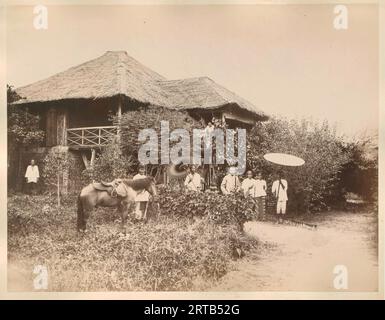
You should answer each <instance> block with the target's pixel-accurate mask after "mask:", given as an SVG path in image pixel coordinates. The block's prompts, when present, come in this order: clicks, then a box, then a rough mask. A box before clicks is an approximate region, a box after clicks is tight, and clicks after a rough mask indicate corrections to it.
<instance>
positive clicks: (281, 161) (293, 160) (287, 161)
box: [263, 153, 305, 167]
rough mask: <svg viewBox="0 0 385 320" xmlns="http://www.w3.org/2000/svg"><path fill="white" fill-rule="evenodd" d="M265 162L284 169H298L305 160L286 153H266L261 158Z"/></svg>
mask: <svg viewBox="0 0 385 320" xmlns="http://www.w3.org/2000/svg"><path fill="white" fill-rule="evenodd" d="M263 157H264V158H265V160H267V161H269V162H272V163H275V164H278V165H281V166H286V167H299V166H302V165H303V164H304V163H305V160H303V159H301V158H299V157H296V156H293V155H291V154H287V153H267V154H265V155H264V156H263Z"/></svg>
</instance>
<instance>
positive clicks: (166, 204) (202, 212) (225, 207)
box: [159, 187, 259, 228]
mask: <svg viewBox="0 0 385 320" xmlns="http://www.w3.org/2000/svg"><path fill="white" fill-rule="evenodd" d="M159 204H160V209H161V212H162V213H164V214H167V215H170V216H176V217H178V216H179V217H180V216H182V217H190V218H193V217H207V218H208V219H209V220H211V221H213V222H215V223H217V224H234V225H238V226H239V227H240V228H242V226H243V223H244V222H246V221H248V220H253V219H258V218H259V217H258V215H257V213H256V209H255V203H254V201H253V200H252V199H251V198H245V197H244V196H243V194H241V193H238V194H233V195H226V196H224V195H222V194H219V193H215V192H175V191H173V190H171V189H170V188H168V187H163V189H161V190H160V196H159Z"/></svg>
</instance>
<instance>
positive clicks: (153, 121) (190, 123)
mask: <svg viewBox="0 0 385 320" xmlns="http://www.w3.org/2000/svg"><path fill="white" fill-rule="evenodd" d="M162 120H163V121H168V122H169V127H170V132H171V131H172V130H174V129H177V128H184V129H186V130H187V131H189V132H190V133H191V132H192V130H193V129H197V128H203V122H201V121H197V120H195V119H194V118H193V117H191V116H190V115H189V114H188V113H187V112H185V111H176V110H170V109H166V108H161V107H155V106H149V107H144V108H140V109H138V110H132V111H130V112H127V113H124V114H123V115H122V116H121V117H120V118H119V117H117V116H116V117H115V118H114V123H115V125H117V126H118V127H119V130H120V146H121V149H122V152H123V154H126V155H131V156H132V159H135V160H136V162H137V159H138V150H139V147H140V145H141V142H139V141H138V135H139V132H140V131H141V130H143V129H148V128H151V129H154V130H155V131H156V133H157V134H158V137H160V123H161V121H162Z"/></svg>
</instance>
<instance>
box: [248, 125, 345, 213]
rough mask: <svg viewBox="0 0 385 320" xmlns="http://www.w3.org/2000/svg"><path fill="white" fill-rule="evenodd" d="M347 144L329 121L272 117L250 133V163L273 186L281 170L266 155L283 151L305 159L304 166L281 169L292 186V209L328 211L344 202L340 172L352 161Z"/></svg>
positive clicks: (290, 207) (290, 193) (289, 189)
mask: <svg viewBox="0 0 385 320" xmlns="http://www.w3.org/2000/svg"><path fill="white" fill-rule="evenodd" d="M344 144H345V143H344V141H343V139H342V138H341V137H339V136H337V135H336V133H335V132H334V130H333V129H332V128H330V126H329V125H328V123H327V122H326V121H325V122H323V123H316V122H312V121H310V120H306V119H304V120H301V121H296V120H286V119H280V118H272V119H271V120H270V121H268V122H261V123H257V125H256V126H255V127H254V128H253V129H252V130H251V132H250V133H249V134H248V147H247V148H248V149H247V162H248V166H249V168H252V169H259V170H261V171H262V172H263V174H264V177H265V179H266V180H267V181H268V185H269V186H271V184H272V181H273V180H274V179H276V173H277V171H278V169H279V168H280V167H279V166H277V165H273V164H269V163H268V162H267V161H265V160H264V159H263V155H264V154H266V153H269V152H282V153H289V154H293V155H296V156H299V157H301V158H303V159H304V160H305V162H306V163H305V165H304V166H302V167H293V168H290V167H283V168H282V169H283V176H284V177H285V178H286V179H287V180H288V183H289V188H288V192H289V210H291V211H294V212H301V211H305V212H308V211H321V210H328V209H330V207H331V206H333V205H334V204H336V203H338V202H339V201H342V200H343V194H342V193H341V188H340V179H341V177H340V176H339V173H340V172H341V170H342V168H343V166H344V165H345V164H346V163H347V162H348V161H349V159H350V153H349V152H348V150H346V149H345V148H344Z"/></svg>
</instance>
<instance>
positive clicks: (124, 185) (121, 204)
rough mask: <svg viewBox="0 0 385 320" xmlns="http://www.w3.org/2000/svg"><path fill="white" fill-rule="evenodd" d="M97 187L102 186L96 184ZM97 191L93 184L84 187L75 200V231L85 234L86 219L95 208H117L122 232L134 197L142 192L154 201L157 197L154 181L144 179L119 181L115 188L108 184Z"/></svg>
mask: <svg viewBox="0 0 385 320" xmlns="http://www.w3.org/2000/svg"><path fill="white" fill-rule="evenodd" d="M98 185H99V186H103V185H100V184H98ZM100 189H101V190H99V189H97V188H96V186H95V184H93V183H90V184H89V185H88V186H85V187H84V188H83V189H82V190H81V192H80V194H79V196H78V199H77V209H78V210H77V229H78V231H80V232H85V231H86V227H87V219H88V218H89V216H90V213H91V212H92V211H93V210H94V208H97V207H110V208H118V211H119V213H120V216H121V228H122V230H124V228H125V223H126V219H127V216H128V211H129V209H130V208H131V206H132V204H133V203H134V202H135V198H136V195H137V194H138V193H140V192H142V191H143V190H146V191H148V192H149V193H150V194H151V195H152V196H153V197H154V199H155V198H156V196H157V191H156V187H155V179H154V178H153V177H146V178H143V179H137V180H133V179H119V180H118V184H117V186H115V187H113V184H112V183H110V184H108V185H107V186H105V187H103V188H100Z"/></svg>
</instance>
